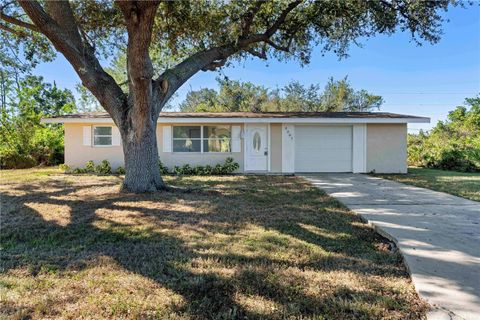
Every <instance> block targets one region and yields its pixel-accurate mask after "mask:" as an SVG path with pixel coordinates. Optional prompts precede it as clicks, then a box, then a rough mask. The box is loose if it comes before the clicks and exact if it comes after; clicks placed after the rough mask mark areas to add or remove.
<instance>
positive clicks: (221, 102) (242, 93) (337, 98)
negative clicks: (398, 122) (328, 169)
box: [179, 77, 383, 112]
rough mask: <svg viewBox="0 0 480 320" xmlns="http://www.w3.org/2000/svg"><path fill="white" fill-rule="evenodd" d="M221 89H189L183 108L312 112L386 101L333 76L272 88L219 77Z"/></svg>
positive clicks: (377, 106) (377, 105)
mask: <svg viewBox="0 0 480 320" xmlns="http://www.w3.org/2000/svg"><path fill="white" fill-rule="evenodd" d="M217 82H218V86H219V91H218V92H217V91H215V90H213V89H206V88H203V89H200V90H197V91H190V92H189V93H188V94H187V96H186V97H185V100H184V101H183V102H182V103H180V106H179V107H180V111H183V112H238V111H243V112H267V111H286V112H296V111H297V112H298V111H300V112H311V111H350V112H352V111H373V110H379V109H380V106H381V105H382V103H383V99H382V97H380V96H377V95H373V94H371V93H369V92H367V91H366V90H359V91H356V90H354V89H353V88H352V86H351V85H350V83H349V82H348V81H347V78H346V77H345V78H343V79H341V80H338V81H335V80H334V79H333V78H330V80H329V82H328V83H327V85H326V86H325V88H324V89H323V91H322V90H321V89H320V85H319V84H312V85H310V86H304V85H302V84H301V83H300V82H297V81H292V82H290V83H289V84H287V85H286V86H284V87H283V88H277V89H274V90H269V89H268V88H266V87H263V86H258V85H254V84H253V83H251V82H240V81H232V80H229V79H228V78H226V79H222V78H217Z"/></svg>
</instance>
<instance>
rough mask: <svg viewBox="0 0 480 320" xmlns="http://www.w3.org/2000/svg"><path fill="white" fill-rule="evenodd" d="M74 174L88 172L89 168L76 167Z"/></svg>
mask: <svg viewBox="0 0 480 320" xmlns="http://www.w3.org/2000/svg"><path fill="white" fill-rule="evenodd" d="M72 173H73V174H81V173H87V170H86V169H85V168H75V169H73V170H72Z"/></svg>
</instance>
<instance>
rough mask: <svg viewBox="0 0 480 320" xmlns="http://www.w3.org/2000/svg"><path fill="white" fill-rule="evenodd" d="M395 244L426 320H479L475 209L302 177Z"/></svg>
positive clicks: (374, 186) (378, 184)
mask: <svg viewBox="0 0 480 320" xmlns="http://www.w3.org/2000/svg"><path fill="white" fill-rule="evenodd" d="M303 177H304V178H306V179H307V180H308V181H310V182H311V183H313V184H314V185H315V186H317V187H318V188H320V189H323V190H324V191H326V192H327V193H328V194H330V195H331V196H333V197H335V198H337V199H338V200H340V201H341V202H343V203H344V204H345V205H347V206H348V207H349V208H350V209H351V210H352V211H354V212H356V213H358V214H360V215H361V216H362V217H363V218H365V219H366V220H368V221H369V223H371V224H372V225H373V226H374V227H375V228H376V229H377V231H378V232H379V233H381V234H383V235H384V236H386V237H387V238H390V239H391V240H392V241H394V242H395V243H396V244H397V246H398V248H399V249H400V251H401V253H402V254H403V256H404V258H405V262H406V264H407V266H408V268H409V270H410V273H411V275H412V279H413V283H414V285H415V288H416V290H417V291H418V293H419V295H420V296H421V297H422V298H424V299H425V300H427V301H428V302H429V303H430V304H431V305H432V307H433V309H432V311H431V312H430V313H429V314H428V319H480V203H479V202H475V201H470V200H466V199H462V198H459V197H455V196H452V195H448V194H445V193H441V192H436V191H432V190H428V189H423V188H417V187H413V186H408V185H405V184H402V183H397V182H393V181H389V180H384V179H380V178H375V177H371V176H368V175H362V174H315V175H303Z"/></svg>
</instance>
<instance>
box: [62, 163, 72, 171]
mask: <svg viewBox="0 0 480 320" xmlns="http://www.w3.org/2000/svg"><path fill="white" fill-rule="evenodd" d="M59 168H60V170H62V171H63V172H64V173H69V172H71V171H72V167H70V166H69V165H68V164H65V163H62V164H61V165H60V166H59Z"/></svg>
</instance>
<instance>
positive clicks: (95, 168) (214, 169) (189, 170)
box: [60, 157, 240, 176]
mask: <svg viewBox="0 0 480 320" xmlns="http://www.w3.org/2000/svg"><path fill="white" fill-rule="evenodd" d="M239 167H240V165H239V164H238V163H237V162H235V161H234V160H233V158H230V157H228V158H227V159H225V162H223V163H218V164H216V165H215V166H210V165H206V166H195V167H192V166H191V165H189V164H185V165H183V166H174V167H173V168H172V169H171V170H170V169H168V168H167V167H166V166H165V165H164V164H163V163H162V161H159V165H158V169H159V170H160V173H161V174H162V175H187V176H188V175H195V176H210V175H229V174H232V173H233V172H235V170H237V169H238V168H239ZM60 169H61V170H63V171H64V172H65V173H73V174H81V173H97V174H111V173H112V167H111V166H110V162H109V161H108V160H103V161H102V162H101V163H100V164H99V165H95V163H94V162H93V161H92V160H90V161H88V162H87V163H86V164H85V167H84V168H75V169H72V168H71V167H70V166H69V165H66V164H62V165H60ZM115 174H125V168H124V167H121V166H120V167H118V168H117V169H116V170H115Z"/></svg>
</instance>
